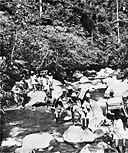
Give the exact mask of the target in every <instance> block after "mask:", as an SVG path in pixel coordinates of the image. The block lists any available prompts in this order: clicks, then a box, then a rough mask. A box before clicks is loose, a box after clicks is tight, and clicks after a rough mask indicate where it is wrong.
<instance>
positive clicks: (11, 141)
mask: <svg viewBox="0 0 128 153" xmlns="http://www.w3.org/2000/svg"><path fill="white" fill-rule="evenodd" d="M15 145H16V146H21V142H18V141H17V140H16V139H15V138H8V139H6V140H4V141H2V144H1V146H7V147H12V146H15Z"/></svg>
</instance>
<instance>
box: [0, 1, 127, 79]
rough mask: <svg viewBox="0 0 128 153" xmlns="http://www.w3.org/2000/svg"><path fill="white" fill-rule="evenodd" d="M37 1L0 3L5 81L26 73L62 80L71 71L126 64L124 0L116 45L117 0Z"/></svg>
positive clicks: (0, 50) (0, 49)
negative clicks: (47, 74) (46, 74)
mask: <svg viewBox="0 0 128 153" xmlns="http://www.w3.org/2000/svg"><path fill="white" fill-rule="evenodd" d="M40 2H41V0H40V1H39V0H1V1H0V56H1V61H0V71H1V74H2V75H3V74H4V75H5V76H6V77H5V76H4V77H3V78H4V80H5V82H7V81H6V80H7V79H10V78H11V79H12V80H13V81H14V80H15V79H17V80H18V79H19V78H20V74H21V73H23V72H25V73H26V72H27V71H28V70H29V71H30V70H36V71H40V70H43V69H48V70H50V71H51V72H52V73H53V74H54V75H56V77H61V75H62V74H63V72H65V74H70V72H73V71H74V70H86V69H96V70H99V69H100V68H103V67H106V66H108V67H112V68H115V69H116V68H121V69H124V68H126V67H127V66H128V1H127V0H118V2H119V7H118V9H119V30H120V31H119V32H120V35H119V38H120V42H118V25H117V23H118V22H117V1H116V0H42V4H41V3H40ZM40 8H41V9H42V10H41V9H40ZM41 11H42V12H41ZM9 77H10V78H9ZM14 78H15V79H14Z"/></svg>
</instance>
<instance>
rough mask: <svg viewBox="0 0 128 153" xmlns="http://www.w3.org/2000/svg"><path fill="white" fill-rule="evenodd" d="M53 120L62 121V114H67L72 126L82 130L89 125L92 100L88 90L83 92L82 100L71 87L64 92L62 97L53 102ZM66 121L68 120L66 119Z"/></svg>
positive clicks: (91, 113)
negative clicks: (79, 126)
mask: <svg viewBox="0 0 128 153" xmlns="http://www.w3.org/2000/svg"><path fill="white" fill-rule="evenodd" d="M54 106H55V119H56V121H58V120H59V119H62V115H63V114H64V112H66V113H67V115H68V116H70V117H71V118H70V117H69V119H71V121H72V123H73V124H80V125H81V127H82V128H83V129H85V128H87V127H88V125H89V117H90V116H89V115H92V116H93V115H94V114H93V105H92V99H91V97H90V93H89V90H87V91H85V95H84V97H83V99H80V96H79V93H76V92H75V91H73V89H72V88H71V87H69V88H68V90H67V91H66V90H64V91H63V93H62V95H61V96H60V97H59V98H58V99H57V100H56V101H55V103H54ZM67 119H68V118H67Z"/></svg>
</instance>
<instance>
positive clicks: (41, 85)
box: [30, 71, 53, 96]
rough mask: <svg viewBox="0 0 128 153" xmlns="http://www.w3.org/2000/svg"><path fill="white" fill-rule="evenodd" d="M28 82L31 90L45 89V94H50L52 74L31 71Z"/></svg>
mask: <svg viewBox="0 0 128 153" xmlns="http://www.w3.org/2000/svg"><path fill="white" fill-rule="evenodd" d="M30 84H31V85H32V89H33V91H34V92H35V91H38V90H39V91H45V92H46V94H47V95H49V96H52V90H53V76H52V74H51V73H50V72H49V73H48V72H47V71H46V72H45V71H44V72H42V73H39V74H36V73H34V72H33V71H32V72H31V76H30Z"/></svg>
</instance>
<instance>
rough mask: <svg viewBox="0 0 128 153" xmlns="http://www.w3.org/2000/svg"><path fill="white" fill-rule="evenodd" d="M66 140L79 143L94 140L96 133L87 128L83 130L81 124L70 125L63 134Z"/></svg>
mask: <svg viewBox="0 0 128 153" xmlns="http://www.w3.org/2000/svg"><path fill="white" fill-rule="evenodd" d="M63 137H64V140H65V141H67V142H69V143H73V144H77V143H83V142H93V141H94V139H95V138H94V135H93V133H92V132H91V131H90V130H88V129H86V130H83V129H82V128H81V127H80V126H74V125H73V126H70V127H69V128H68V129H67V130H66V131H65V132H64V134H63Z"/></svg>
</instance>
